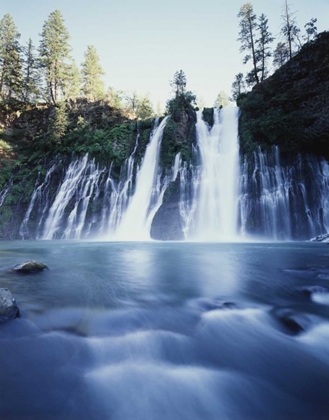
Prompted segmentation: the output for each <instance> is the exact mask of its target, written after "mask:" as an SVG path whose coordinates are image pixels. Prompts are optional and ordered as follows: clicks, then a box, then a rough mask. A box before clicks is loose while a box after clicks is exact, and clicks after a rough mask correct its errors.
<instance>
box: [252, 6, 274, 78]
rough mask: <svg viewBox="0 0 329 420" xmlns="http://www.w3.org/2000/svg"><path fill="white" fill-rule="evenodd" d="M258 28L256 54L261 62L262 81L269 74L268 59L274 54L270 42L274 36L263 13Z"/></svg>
mask: <svg viewBox="0 0 329 420" xmlns="http://www.w3.org/2000/svg"><path fill="white" fill-rule="evenodd" d="M257 30H258V34H259V37H258V38H257V40H256V42H255V43H256V45H257V50H256V56H257V61H258V62H259V69H260V81H263V80H264V79H265V78H266V77H267V75H268V68H267V61H268V59H269V58H270V57H271V56H272V53H271V47H270V44H271V43H272V42H273V41H274V37H273V36H272V34H271V32H269V28H268V19H267V17H266V16H265V15H264V13H262V14H261V15H260V17H259V18H258V25H257Z"/></svg>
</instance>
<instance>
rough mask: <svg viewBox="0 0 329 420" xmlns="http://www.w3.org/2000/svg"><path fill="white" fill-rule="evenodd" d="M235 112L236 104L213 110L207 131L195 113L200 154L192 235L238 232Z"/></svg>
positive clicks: (226, 236) (228, 237)
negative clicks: (210, 125)
mask: <svg viewBox="0 0 329 420" xmlns="http://www.w3.org/2000/svg"><path fill="white" fill-rule="evenodd" d="M238 114H239V110H238V108H235V107H227V108H223V109H222V110H219V109H215V110H214V125H213V127H212V129H211V130H210V131H209V129H208V126H207V124H206V123H205V122H204V120H203V119H202V113H201V112H200V111H199V112H198V115H197V124H196V129H197V141H198V146H199V150H200V157H201V172H200V174H199V191H198V206H197V209H196V223H195V231H194V233H193V236H194V238H196V239H198V240H206V241H214V240H215V241H216V240H232V239H235V238H236V234H237V195H238V194H237V193H238V176H239V146H238Z"/></svg>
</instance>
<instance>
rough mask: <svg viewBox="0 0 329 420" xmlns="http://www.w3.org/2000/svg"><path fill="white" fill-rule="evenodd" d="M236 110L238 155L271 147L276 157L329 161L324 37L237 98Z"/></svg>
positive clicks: (327, 41) (328, 60)
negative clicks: (311, 156) (278, 152)
mask: <svg viewBox="0 0 329 420" xmlns="http://www.w3.org/2000/svg"><path fill="white" fill-rule="evenodd" d="M238 105H239V106H240V108H241V118H240V143H241V149H242V151H243V152H249V151H252V150H254V149H255V146H257V145H261V146H262V147H263V149H264V148H268V147H269V146H272V145H277V146H279V147H280V150H281V153H285V154H291V153H293V154H297V153H302V152H304V153H312V154H316V155H321V156H325V157H326V158H329V118H328V115H329V32H323V33H321V34H319V36H318V38H317V40H315V41H313V42H310V43H307V44H306V45H304V46H303V47H302V49H301V51H300V52H299V53H298V54H297V55H296V56H295V57H293V58H292V59H291V60H290V61H288V62H287V63H286V64H285V65H283V66H282V67H281V68H280V69H278V70H277V71H276V72H275V73H274V74H273V75H272V76H271V77H269V78H268V79H266V80H265V81H264V82H262V83H260V84H259V85H256V86H255V87H254V88H253V90H252V91H251V92H249V93H247V94H244V95H241V97H240V98H239V100H238Z"/></svg>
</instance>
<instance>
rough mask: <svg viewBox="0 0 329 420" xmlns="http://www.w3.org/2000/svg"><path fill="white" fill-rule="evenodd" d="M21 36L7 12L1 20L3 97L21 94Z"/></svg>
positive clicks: (1, 81)
mask: <svg viewBox="0 0 329 420" xmlns="http://www.w3.org/2000/svg"><path fill="white" fill-rule="evenodd" d="M19 38H20V34H19V33H18V30H17V28H16V25H15V23H14V20H13V18H12V17H11V16H10V15H9V14H6V15H5V16H4V17H3V18H2V19H1V21H0V96H1V99H11V98H16V99H18V98H19V97H20V95H21V90H22V83H23V74H22V60H21V56H20V54H21V47H20V44H19Z"/></svg>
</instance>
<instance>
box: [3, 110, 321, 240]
mask: <svg viewBox="0 0 329 420" xmlns="http://www.w3.org/2000/svg"><path fill="white" fill-rule="evenodd" d="M166 122H167V119H164V120H163V121H162V122H161V124H158V123H157V122H156V124H155V128H154V129H153V131H152V134H151V137H150V141H149V144H148V146H147V148H146V152H145V155H144V159H143V160H142V163H141V166H140V167H138V166H137V165H136V162H135V155H136V152H137V149H138V142H139V134H138V135H137V137H136V142H135V147H134V150H133V151H132V153H131V155H130V157H129V158H128V159H127V160H126V161H125V163H124V164H123V165H122V167H121V171H120V176H119V178H118V177H117V175H116V174H115V172H113V174H112V166H111V167H110V168H106V167H104V168H99V166H97V165H96V164H95V162H94V161H93V160H90V159H89V158H88V155H86V156H85V157H84V158H80V159H76V160H74V161H72V162H71V163H70V165H69V166H68V167H65V166H64V167H63V164H62V163H61V162H59V161H56V163H55V164H54V165H53V166H52V167H51V168H50V169H49V171H48V172H47V174H46V176H45V178H44V180H43V181H42V178H41V174H39V177H38V179H37V181H36V184H35V189H34V191H33V194H32V195H31V199H30V203H29V205H28V207H27V209H26V210H25V211H24V213H23V214H22V219H21V220H22V222H21V225H20V229H19V234H20V236H21V237H22V238H23V239H28V238H33V237H36V238H38V239H57V238H61V239H82V238H103V239H107V240H149V239H150V235H151V232H152V236H153V237H154V238H155V239H166V238H172V239H175V238H177V239H181V238H182V237H184V238H185V239H187V240H204V241H230V240H239V238H240V239H243V238H246V239H248V238H255V237H259V238H263V239H271V240H287V239H309V238H311V237H314V236H316V235H319V234H322V233H325V232H328V230H329V164H328V162H326V161H324V160H321V159H318V158H315V157H312V156H306V155H304V156H299V157H296V158H294V159H292V158H288V159H286V160H285V159H284V158H283V159H281V160H282V162H280V152H279V148H278V147H275V146H273V147H272V149H269V150H267V151H266V152H264V151H262V150H261V149H260V148H258V149H257V150H255V151H254V153H250V154H247V155H245V156H244V157H243V161H242V163H241V166H240V168H239V162H238V159H239V153H238V141H237V138H238V133H237V122H238V109H237V108H224V109H222V110H215V111H214V125H213V127H212V129H211V130H209V127H208V125H207V124H206V123H205V121H204V120H203V119H202V114H201V112H199V113H198V115H197V124H196V132H197V145H196V146H192V159H191V161H192V162H193V163H189V164H187V162H184V161H182V159H181V157H180V154H178V155H177V156H176V159H175V162H174V165H173V167H172V168H171V170H165V169H163V168H161V167H159V152H160V146H161V141H162V135H163V130H164V128H165V125H166ZM171 183H172V186H171V187H170V189H168V194H169V195H167V196H166V200H163V197H164V194H165V191H166V190H167V187H168V186H169V185H171ZM58 184H59V185H58ZM11 186H12V182H9V183H8V184H7V185H6V186H5V187H4V189H3V190H2V191H1V192H0V206H1V205H2V206H3V205H6V198H7V196H8V194H9V193H10V190H11ZM56 187H57V191H56V189H55V188H56ZM172 194H173V195H172ZM179 197H180V199H179ZM163 201H164V203H163ZM162 206H163V207H162ZM0 208H1V209H2V208H3V207H0ZM17 208H19V207H18V206H17ZM158 210H159V212H158ZM15 214H19V212H18V213H15ZM166 229H168V232H166ZM162 231H163V235H162V233H161V232H162Z"/></svg>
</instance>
